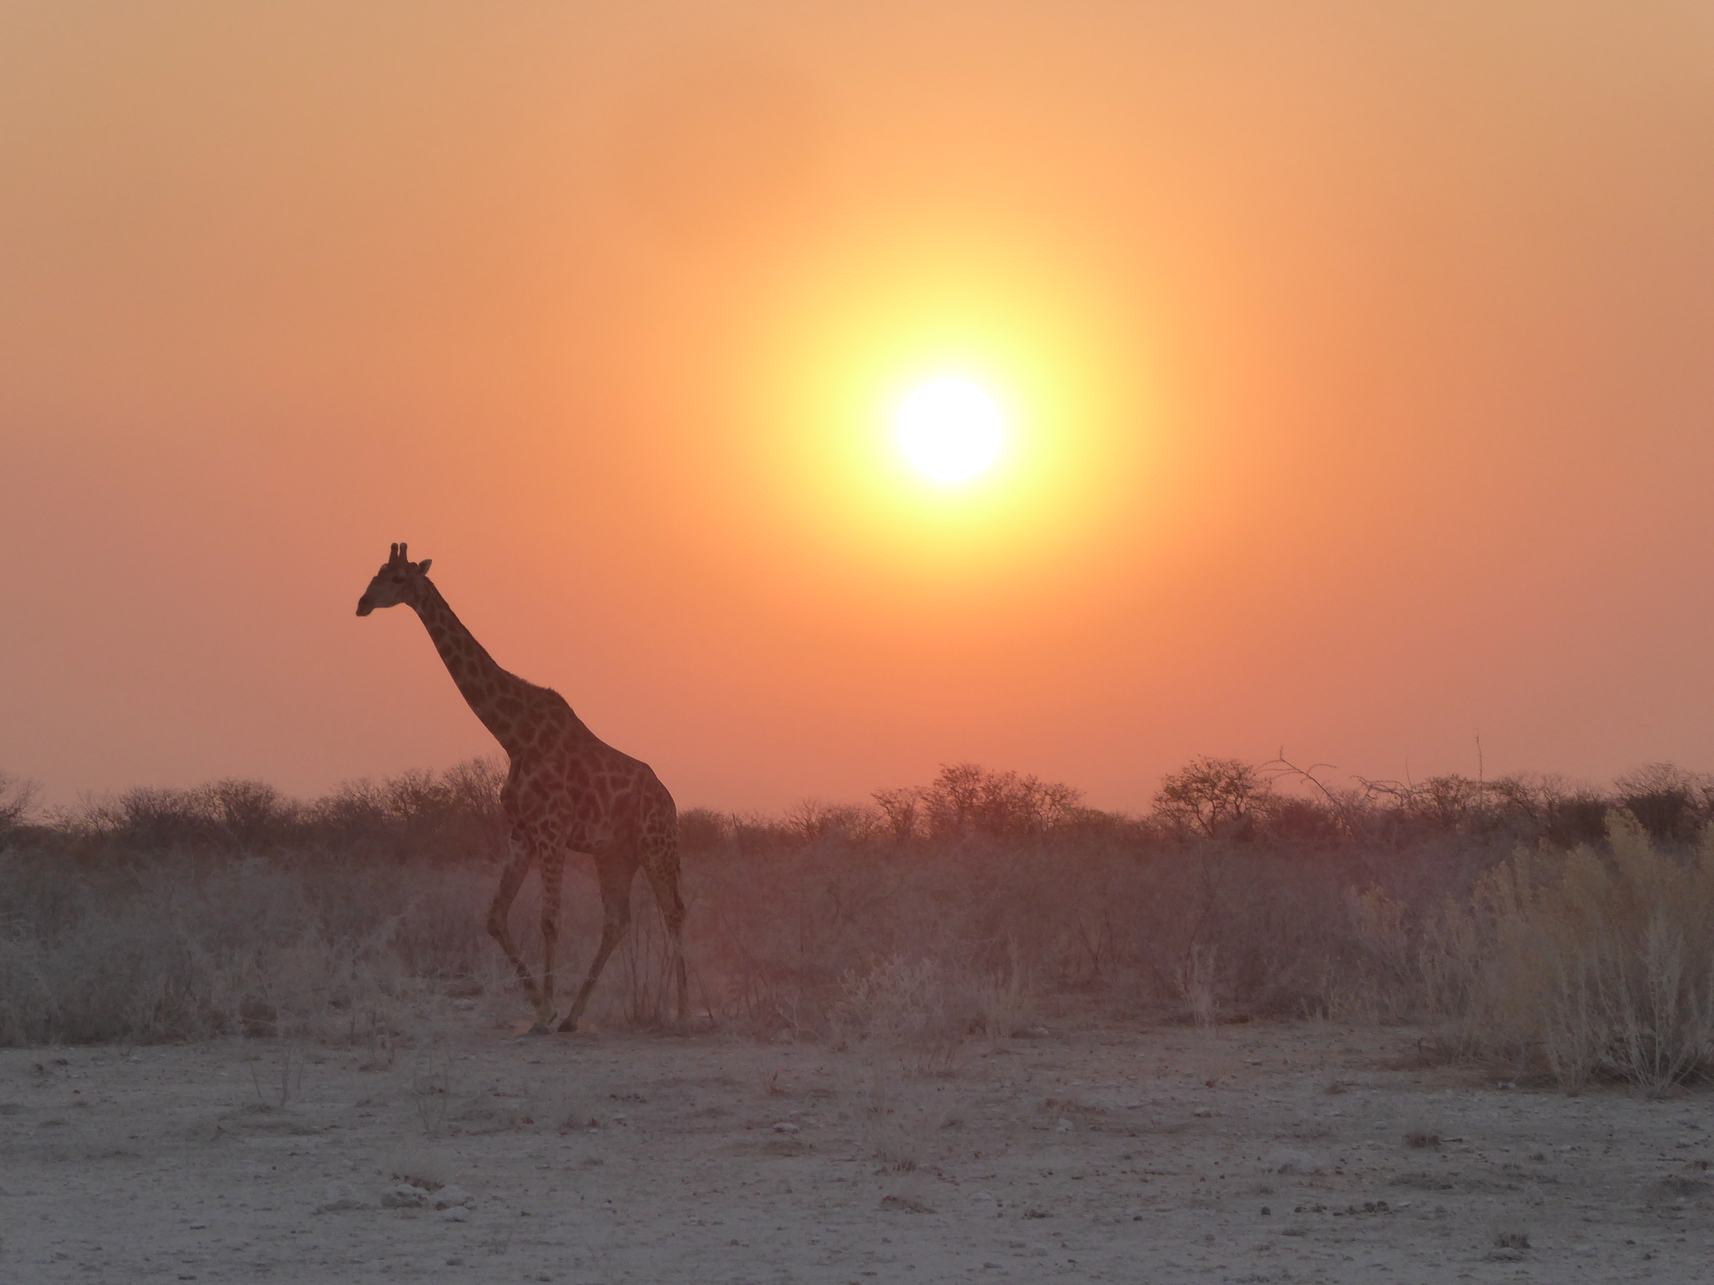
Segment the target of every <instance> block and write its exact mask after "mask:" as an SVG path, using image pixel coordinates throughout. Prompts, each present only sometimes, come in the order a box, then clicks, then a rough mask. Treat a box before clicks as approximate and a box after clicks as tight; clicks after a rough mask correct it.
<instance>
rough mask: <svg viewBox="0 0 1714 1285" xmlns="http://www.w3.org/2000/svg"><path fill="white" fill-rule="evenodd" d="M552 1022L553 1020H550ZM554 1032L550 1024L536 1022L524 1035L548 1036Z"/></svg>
mask: <svg viewBox="0 0 1714 1285" xmlns="http://www.w3.org/2000/svg"><path fill="white" fill-rule="evenodd" d="M552 1020H553V1019H552V1018H549V1019H548V1021H549V1022H551V1021H552ZM552 1031H553V1027H551V1026H549V1025H548V1022H534V1023H531V1025H530V1029H529V1030H528V1031H526V1032H524V1033H525V1034H526V1035H548V1034H550V1033H552Z"/></svg>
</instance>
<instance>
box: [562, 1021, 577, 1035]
mask: <svg viewBox="0 0 1714 1285" xmlns="http://www.w3.org/2000/svg"><path fill="white" fill-rule="evenodd" d="M576 1029H577V1019H576V1018H575V1017H568V1018H566V1019H565V1021H563V1022H561V1023H560V1024H559V1033H560V1034H561V1035H569V1034H571V1032H573V1031H575V1030H576Z"/></svg>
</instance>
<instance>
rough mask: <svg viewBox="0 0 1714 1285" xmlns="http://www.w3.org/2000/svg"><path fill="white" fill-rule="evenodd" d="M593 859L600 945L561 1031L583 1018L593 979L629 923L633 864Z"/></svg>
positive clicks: (572, 1029) (631, 862) (575, 1024)
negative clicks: (598, 897) (597, 886)
mask: <svg viewBox="0 0 1714 1285" xmlns="http://www.w3.org/2000/svg"><path fill="white" fill-rule="evenodd" d="M595 860H596V873H597V875H598V876H599V878H600V881H601V944H600V945H598V946H596V948H595V958H594V959H592V960H590V961H589V975H588V976H586V977H585V978H584V979H583V985H582V986H580V987H579V988H578V991H577V998H576V999H574V1000H573V1001H572V1002H571V1011H570V1012H569V1013H567V1014H566V1015H565V1021H563V1022H561V1023H560V1024H559V1029H560V1030H562V1031H575V1030H576V1029H577V1019H578V1018H580V1017H582V1016H583V1009H584V1006H585V1005H586V1004H588V1003H589V992H591V991H592V990H594V989H595V982H596V979H597V978H599V977H600V976H601V970H602V969H603V968H605V967H606V966H607V957H608V956H609V955H611V954H612V953H613V950H614V948H615V947H616V946H618V944H619V942H620V940H621V939H623V937H624V936H625V929H626V927H627V926H629V924H630V922H631V881H632V879H634V878H635V877H636V874H637V867H636V864H635V863H634V862H633V861H632V860H630V859H629V858H626V859H624V860H619V859H617V858H610V857H607V856H600V857H597V858H596V859H595Z"/></svg>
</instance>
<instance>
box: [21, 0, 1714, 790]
mask: <svg viewBox="0 0 1714 1285" xmlns="http://www.w3.org/2000/svg"><path fill="white" fill-rule="evenodd" d="M0 105H3V107H4V110H0V157H4V158H5V161H6V165H7V172H8V179H9V182H8V184H7V191H6V193H5V195H4V196H0V275H3V276H4V279H5V280H6V281H7V282H8V289H7V290H6V291H5V292H4V293H3V294H0V425H3V428H0V431H3V432H4V435H5V448H6V449H5V451H4V456H3V458H4V461H5V471H4V474H3V475H0V478H3V481H0V536H3V537H4V543H5V547H6V550H7V554H8V577H7V589H8V592H7V596H6V606H5V626H4V627H3V628H0V670H3V672H4V674H5V676H6V677H5V681H4V682H3V683H0V771H5V772H8V773H12V774H14V775H17V776H20V777H25V778H30V779H34V780H36V781H39V782H41V784H42V785H43V787H44V789H45V791H46V793H47V796H48V797H49V798H50V799H54V800H59V801H66V800H70V799H72V798H74V797H76V796H77V795H78V794H79V793H81V792H85V791H95V792H103V791H112V790H118V789H123V788H126V787H129V786H134V785H183V784H192V783H197V782H201V781H205V780H210V779H215V778H221V777H255V778H261V779H264V780H267V781H270V782H272V783H274V784H276V785H278V786H279V787H281V788H282V789H284V790H286V791H288V792H290V793H293V794H313V793H316V792H319V791H321V790H324V789H326V788H327V787H329V786H331V785H333V784H334V783H336V782H338V781H341V780H346V779H351V778H356V777H362V776H370V777H376V776H385V775H389V774H392V773H395V772H398V771H400V770H403V769H406V768H411V767H440V766H445V765H447V764H450V763H453V762H455V761H458V760H461V759H464V758H468V757H470V756H473V755H484V754H497V753H498V747H497V746H496V745H494V743H493V742H492V741H491V740H490V739H489V738H488V737H487V735H486V733H485V732H484V731H483V729H482V727H481V726H480V724H478V723H477V721H476V719H475V718H474V717H472V715H471V714H470V712H469V710H468V709H466V707H465V706H464V704H463V702H462V701H461V700H460V698H459V696H458V694H457V692H456V691H455V690H454V688H453V686H452V683H451V681H450V680H449V678H448V677H447V674H446V672H445V670H444V668H443V667H442V665H441V663H440V661H439V660H438V658H437V657H436V655H435V653H434V650H433V648H432V646H431V645H430V643H429V641H428V639H427V638H426V636H424V634H423V630H422V628H421V626H420V625H419V624H418V623H417V622H416V620H415V619H414V618H412V617H411V615H410V613H409V611H408V609H400V610H395V611H389V612H382V613H377V614H376V615H375V616H374V617H371V618H368V619H361V620H359V619H356V618H355V617H354V616H353V607H354V604H355V601H356V598H357V596H358V594H359V593H360V592H361V591H362V590H363V588H364V585H365V584H366V583H367V581H368V579H369V577H370V576H371V575H372V574H373V573H374V571H375V569H376V567H377V565H378V564H379V563H380V562H381V561H382V560H383V559H384V558H385V556H386V554H387V546H388V543H389V542H390V541H394V540H401V539H403V540H407V541H409V543H410V546H411V551H412V554H413V556H415V557H431V558H433V560H434V569H433V572H432V575H433V579H434V580H435V582H436V584H437V585H438V586H439V587H440V589H441V590H442V592H443V593H444V594H445V596H446V597H447V599H448V601H449V602H450V603H451V604H452V606H453V608H454V609H455V610H456V611H457V612H458V613H459V614H460V616H461V617H462V618H463V620H464V622H465V623H466V624H467V625H469V626H470V628H471V629H472V630H473V631H474V633H475V635H476V637H477V638H478V639H479V640H480V641H481V642H482V643H483V644H484V645H485V646H486V647H487V648H488V649H489V651H490V652H492V654H493V655H494V657H495V659H496V660H498V661H499V663H500V664H502V665H503V666H505V667H507V668H508V669H510V670H512V671H513V672H515V673H517V674H520V675H521V676H523V677H525V678H527V679H529V680H531V681H532V682H537V683H541V684H543V685H547V686H551V687H554V688H556V689H557V690H559V691H560V692H562V693H563V694H564V695H565V696H566V698H567V699H568V700H569V701H570V703H571V705H572V706H573V708H574V709H576V710H577V712H578V713H579V714H580V715H581V716H582V717H583V718H584V719H585V720H586V721H587V722H588V723H589V725H590V726H591V727H592V728H593V729H594V730H595V732H596V733H597V734H598V735H600V736H602V737H603V738H605V739H606V740H608V741H609V742H611V743H612V744H614V745H615V746H617V747H618V748H620V749H623V750H625V751H626V752H628V753H631V754H634V755H636V756H637V757H639V758H642V759H644V760H647V761H648V762H650V763H651V764H653V765H654V766H655V768H656V769H657V770H658V772H659V773H660V775H661V776H662V778H663V779H664V780H665V781H666V782H667V784H668V785H669V786H670V787H671V789H672V790H673V792H674V794H675V795H676V797H677V799H678V801H679V804H680V806H681V807H693V806H698V805H707V806H714V807H721V808H736V809H750V808H757V809H764V810H777V809H779V808H781V807H784V806H787V805H789V804H790V803H792V802H794V801H796V800H799V799H803V798H805V797H817V798H822V799H828V800H850V799H859V798H863V797H866V796H867V794H868V793H869V791H871V790H873V789H876V788H879V787H885V786H889V785H904V784H914V783H921V782H924V781H927V780H928V779H929V778H930V777H932V775H933V774H934V772H935V770H936V768H937V766H938V765H939V764H942V763H947V762H958V761H972V762H977V763H981V764H984V765H987V766H989V767H993V768H998V769H1016V770H1018V771H1021V772H1029V773H1034V774H1037V775H1039V776H1042V777H1044V778H1048V779H1053V780H1062V781H1065V782H1068V783H1070V784H1072V785H1074V786H1077V787H1078V788H1080V789H1082V790H1083V791H1084V792H1085V794H1086V797H1087V800H1088V801H1089V802H1090V803H1091V804H1093V805H1095V806H1100V807H1106V808H1113V809H1122V810H1140V809H1142V808H1144V807H1146V805H1147V802H1148V800H1149V798H1150V796H1151V794H1152V793H1153V791H1154V788H1155V787H1156V785H1157V784H1158V782H1159V780H1160V777H1161V776H1162V774H1163V773H1165V772H1167V771H1170V770H1172V769H1173V768H1176V767H1178V766H1180V765H1181V764H1182V763H1183V762H1184V761H1185V760H1187V759H1188V758H1190V757H1192V756H1193V755H1198V754H1213V755H1230V756H1234V757H1239V758H1244V759H1248V760H1250V761H1256V762H1259V761H1263V760H1267V759H1270V758H1272V757H1273V756H1274V755H1275V754H1276V753H1277V752H1278V751H1279V750H1280V748H1281V747H1282V745H1283V746H1284V748H1285V749H1286V751H1287V752H1288V754H1289V755H1290V756H1291V757H1292V758H1294V759H1299V760H1302V761H1305V762H1308V761H1325V762H1331V763H1335V764H1338V765H1340V768H1341V769H1342V770H1343V771H1345V772H1359V773H1362V774H1364V775H1366V776H1372V777H1402V776H1403V775H1405V774H1406V772H1407V771H1408V772H1409V773H1411V774H1413V775H1415V776H1417V777H1419V778H1420V777H1424V776H1428V775H1433V774H1437V773H1443V772H1462V773H1465V774H1474V773H1475V771H1476V769H1477V751H1476V739H1477V737H1478V736H1479V737H1480V740H1481V746H1482V755H1483V763H1484V768H1485V771H1486V774H1487V775H1488V776H1490V777H1493V776H1498V775H1501V774H1505V773H1510V772H1522V771H1527V772H1543V773H1559V774H1564V775H1566V776H1568V777H1571V778H1574V779H1580V780H1588V781H1591V782H1605V781H1608V780H1610V779H1611V778H1612V777H1614V776H1615V775H1617V774H1619V773H1622V772H1625V771H1628V770H1631V769H1634V768H1636V767H1638V766H1639V765H1641V764H1644V763H1647V762H1651V761H1674V762H1678V763H1681V764H1683V765H1684V766H1686V767H1689V768H1693V769H1706V768H1714V613H1711V612H1710V611H1709V609H1708V607H1707V606H1706V602H1705V599H1706V596H1707V592H1708V591H1707V590H1706V589H1705V588H1704V585H1703V574H1702V573H1703V569H1704V564H1705V562H1706V561H1707V551H1708V550H1709V549H1710V548H1714V506H1711V505H1710V503H1709V496H1708V490H1709V479H1710V478H1711V477H1714V431H1711V430H1714V425H1711V424H1710V422H1709V414H1710V408H1711V407H1714V238H1710V236H1709V235H1708V232H1709V229H1710V228H1714V167H1710V165H1709V164H1708V160H1707V158H1708V157H1710V156H1714V14H1711V11H1710V10H1709V9H1708V8H1707V6H1705V5H1699V4H1695V3H1690V2H1689V0H1684V2H1682V3H1677V2H1674V3H1655V4H1649V5H1644V6H1634V7H1625V8H1622V9H1621V8H1617V7H1609V6H1604V5H1595V4H1550V3H1545V2H1542V3H1519V4H1513V5H1507V6H1503V7H1487V6H1474V5H1472V6H1457V7H1435V8H1432V9H1428V8H1422V9H1415V8H1412V9H1406V8H1403V7H1399V8H1395V7H1376V6H1371V5H1365V4H1360V3H1354V2H1353V3H1330V4H1326V5H1316V6H1308V7H1301V8H1300V7H1295V6H1294V7H1293V8H1292V10H1291V11H1290V12H1286V11H1284V10H1281V9H1278V8H1276V7H1272V6H1263V5H1255V6H1243V5H1239V6H1232V7H1229V8H1222V9H1220V10H1218V11H1214V10H1208V9H1201V8H1195V9H1187V8H1185V7H1183V6H1177V5H1164V4H1163V5H1158V6H1155V5H1135V6H1118V5H1109V4H1097V3H1087V4H1078V5H1071V6H1063V7H1055V8H1052V9H1047V8H1044V9H1042V10H1039V11H1005V12H1001V11H998V10H995V9H994V8H993V7H991V6H986V5H977V4H975V3H969V2H966V3H947V4H943V5H938V6H920V5H907V4H902V3H901V4H880V5H874V6H864V7H862V8H861V9H844V8H822V7H798V6H790V5H784V4H761V3H757V4H742V5H723V6H711V5H698V4H690V3H679V2H675V3H665V2H662V3H653V4H641V5H636V6H627V7H625V8H624V10H623V11H622V12H601V11H594V10H584V9H581V8H579V9H572V8H569V7H551V6H542V7H523V6H517V7H507V8H504V9H500V10H488V9H478V8H469V7H465V6H460V5H453V4H437V3H426V4H422V3H413V4H404V3H377V4H372V5H364V6H361V7H356V8H353V7H350V6H344V5H335V4H331V3H326V4H314V3H312V4H301V5H293V6H290V7H282V8H277V9H276V8H270V9H259V8H243V9H234V8H231V7H228V6H224V5H220V4H216V3H212V2H210V3H189V2H185V0H170V2H168V3H161V4H155V5H150V6H137V7H121V6H110V7H78V8H71V7H67V6H62V5H55V4H45V3H43V4H37V3H11V4H7V5H5V6H3V7H0ZM946 368H958V369H960V370H970V371H974V372H975V373H977V374H978V375H979V376H980V377H981V378H982V379H984V380H986V381H989V382H990V383H991V384H992V386H993V387H994V388H996V389H997V390H998V391H999V394H1000V395H1001V397H1002V398H1003V399H1004V400H1005V402H1006V404H1007V406H1008V410H1009V412H1010V414H1011V415H1012V416H1013V418H1014V421H1015V423H1014V424H1013V428H1014V429H1015V437H1014V439H1013V441H1012V443H1011V447H1010V453H1009V454H1008V455H1007V456H1006V457H1005V459H1004V460H1003V461H1002V465H1001V466H1000V468H999V469H998V470H997V472H996V474H995V477H994V479H993V480H992V481H991V482H987V483H980V484H976V485H972V486H971V487H970V488H969V489H968V490H967V491H963V492H956V493H954V492H941V491H935V490H933V489H932V488H929V487H925V486H923V485H921V484H920V483H919V482H917V481H913V480H912V479H910V478H908V477H906V476H904V475H903V474H902V473H901V471H900V470H899V468H898V467H897V465H896V461H895V460H894V459H893V458H892V456H891V454H890V453H889V451H890V442H889V439H888V438H887V436H886V432H885V426H884V424H883V419H884V408H885V406H886V405H887V404H888V403H889V399H890V398H893V397H895V396H896V394H897V393H898V390H899V389H900V388H902V387H905V386H908V385H909V384H910V383H911V381H913V380H917V379H919V378H921V377H924V376H927V375H932V374H934V373H936V372H937V371H940V370H942V369H946Z"/></svg>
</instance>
